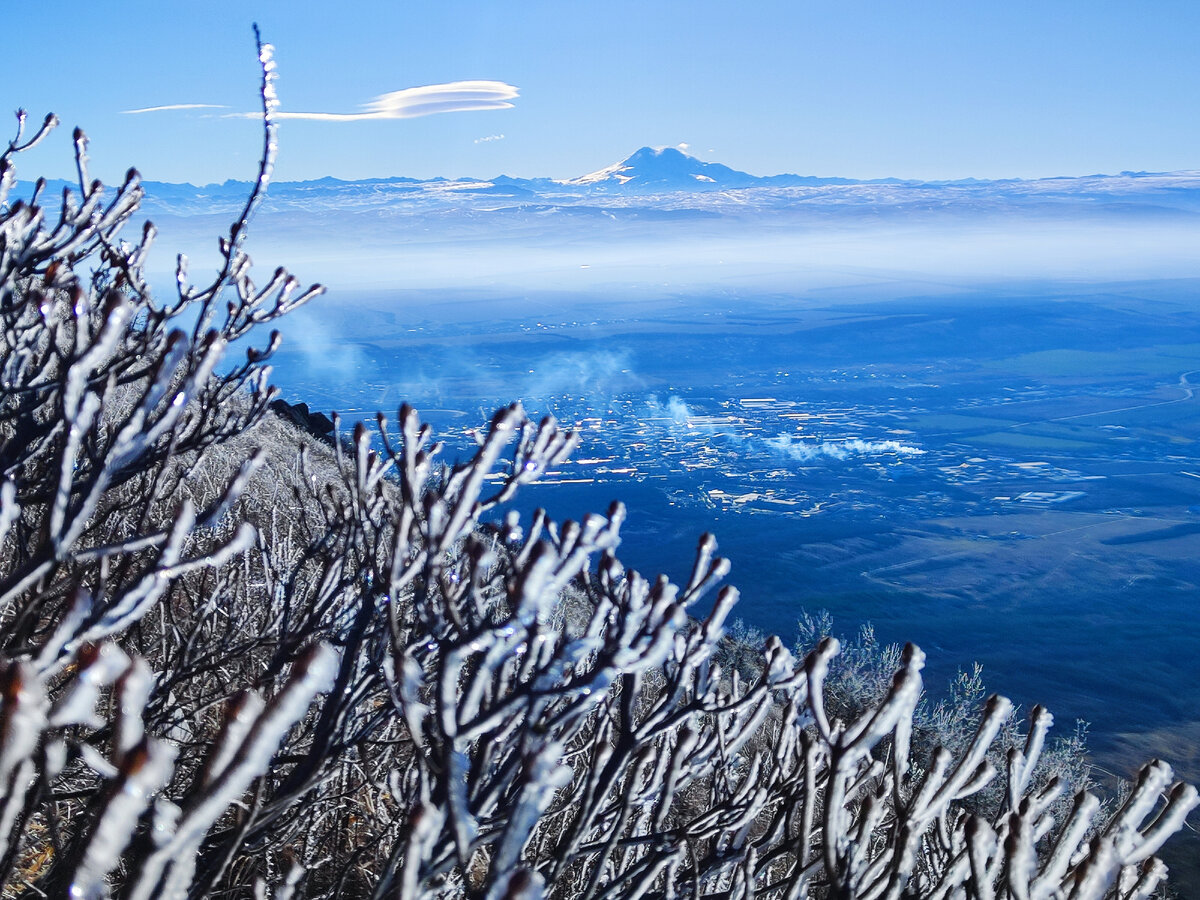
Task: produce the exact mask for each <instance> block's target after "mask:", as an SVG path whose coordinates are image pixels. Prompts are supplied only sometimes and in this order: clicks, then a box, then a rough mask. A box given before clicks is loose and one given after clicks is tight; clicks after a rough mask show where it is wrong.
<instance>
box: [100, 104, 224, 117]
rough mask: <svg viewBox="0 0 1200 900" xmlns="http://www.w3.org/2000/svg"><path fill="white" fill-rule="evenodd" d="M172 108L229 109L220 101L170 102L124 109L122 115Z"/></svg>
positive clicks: (134, 114)
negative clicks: (163, 104)
mask: <svg viewBox="0 0 1200 900" xmlns="http://www.w3.org/2000/svg"><path fill="white" fill-rule="evenodd" d="M172 109H229V107H228V106H222V105H221V104H220V103H168V104H167V105H166V106H144V107H142V108H141V109H123V110H121V115H125V116H136V115H139V114H140V113H152V112H167V111H168V110H172Z"/></svg>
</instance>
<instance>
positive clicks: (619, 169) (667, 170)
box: [564, 147, 763, 191]
mask: <svg viewBox="0 0 1200 900" xmlns="http://www.w3.org/2000/svg"><path fill="white" fill-rule="evenodd" d="M762 181H763V179H761V178H756V177H754V176H753V175H747V174H746V173H745V172H739V171H737V170H736V169H731V168H729V167H728V166H723V165H721V164H720V163H708V162H703V161H701V160H699V159H696V158H695V157H694V156H689V155H688V154H686V153H683V152H681V151H679V150H676V149H675V148H674V147H664V148H661V149H657V150H656V149H654V148H652V147H643V148H642V149H640V150H638V151H637V152H636V153H634V154H633V155H631V156H629V157H627V158H626V159H623V160H621V162H619V163H615V164H614V165H611V166H606V167H605V168H603V169H600V170H598V171H596V172H591V173H589V174H587V175H581V176H580V177H578V178H572V179H570V180H569V181H566V182H564V183H565V184H569V185H573V186H575V187H587V188H613V189H618V190H619V189H624V190H639V191H640V190H655V191H662V190H677V191H679V190H684V191H686V190H695V189H707V190H712V189H718V188H726V189H728V188H746V187H754V186H756V185H759V184H761V183H762Z"/></svg>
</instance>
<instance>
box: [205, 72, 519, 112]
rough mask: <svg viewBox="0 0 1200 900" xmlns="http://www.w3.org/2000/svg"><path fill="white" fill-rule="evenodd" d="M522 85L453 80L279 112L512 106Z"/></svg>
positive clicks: (459, 109) (457, 109)
mask: <svg viewBox="0 0 1200 900" xmlns="http://www.w3.org/2000/svg"><path fill="white" fill-rule="evenodd" d="M519 95H520V92H519V89H518V88H515V87H513V86H512V85H511V84H505V83H504V82H503V81H451V82H448V83H446V84H427V85H423V86H421V87H413V88H405V89H404V90H402V91H391V92H390V93H387V94H380V95H379V96H378V97H376V98H375V99H373V100H371V101H370V102H369V103H366V104H364V106H363V110H364V111H363V112H358V113H329V112H277V113H276V114H275V117H276V118H278V119H308V120H310V121H316V122H363V121H367V120H369V119H415V118H419V117H421V116H432V115H437V114H438V113H450V112H474V111H477V110H485V109H512V107H513V104H512V103H510V102H509V101H511V100H515V99H516V98H517V97H518V96H519ZM261 115H262V113H231V114H230V115H229V116H228V118H247V119H253V118H258V117H260V116H261Z"/></svg>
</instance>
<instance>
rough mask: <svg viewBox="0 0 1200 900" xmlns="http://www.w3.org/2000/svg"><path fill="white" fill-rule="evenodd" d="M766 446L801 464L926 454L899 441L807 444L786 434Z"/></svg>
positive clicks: (770, 440)
mask: <svg viewBox="0 0 1200 900" xmlns="http://www.w3.org/2000/svg"><path fill="white" fill-rule="evenodd" d="M766 444H767V446H768V447H770V448H771V449H772V450H774V451H775V452H777V453H779V454H780V455H782V456H786V457H787V458H788V459H795V460H799V461H800V462H808V461H810V460H814V459H817V458H819V457H827V458H830V459H849V458H850V457H852V456H920V455H921V454H922V453H924V452H925V451H924V450H922V449H921V448H920V447H913V446H910V445H909V444H902V443H900V442H899V441H863V440H859V439H857V438H856V439H855V440H850V441H823V442H822V443H820V444H806V443H804V442H803V441H793V440H792V438H791V436H790V435H786V434H781V435H779V437H775V438H770V439H769V440H767V441H766Z"/></svg>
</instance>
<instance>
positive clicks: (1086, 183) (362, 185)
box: [47, 147, 1200, 217]
mask: <svg viewBox="0 0 1200 900" xmlns="http://www.w3.org/2000/svg"><path fill="white" fill-rule="evenodd" d="M64 186H70V187H76V186H75V185H74V184H73V183H68V182H65V181H59V182H50V183H49V184H48V186H47V187H48V191H49V193H48V194H47V195H48V196H50V195H52V194H53V193H54V192H61V190H62V188H63V187H64ZM144 186H145V189H146V199H145V202H144V203H143V205H142V210H141V211H142V213H143V214H145V215H149V216H151V217H153V216H154V215H155V214H167V215H189V214H200V213H203V214H213V213H229V212H236V211H237V210H238V209H239V208H240V207H241V204H242V203H243V201H244V198H245V196H246V192H247V191H248V190H249V189H250V183H249V182H242V181H226V182H224V183H223V184H209V185H204V186H201V187H197V186H194V185H191V184H169V183H164V182H153V181H151V182H145V185H144ZM729 191H737V192H739V194H738V204H737V205H736V206H734V207H731V208H726V207H725V206H723V205H720V204H719V201H718V200H717V199H716V197H717V195H721V194H724V193H726V192H729ZM668 195H672V196H670V197H669V198H668ZM647 196H653V197H655V198H656V203H655V205H665V206H666V207H668V208H670V207H697V206H699V207H704V208H708V207H711V206H712V205H713V204H714V203H717V204H718V206H717V208H716V211H719V212H721V213H722V214H723V215H733V216H737V215H743V214H745V213H746V212H748V211H752V210H753V211H758V212H761V211H762V210H763V209H774V208H778V209H780V210H783V209H785V208H786V209H790V210H791V211H792V212H797V211H800V210H803V209H810V210H812V209H822V208H824V209H838V210H845V209H847V208H849V209H854V208H862V207H865V206H868V205H869V206H871V207H873V208H875V209H877V210H878V209H904V210H906V211H909V212H912V211H921V210H926V211H943V212H944V211H947V210H953V209H955V208H964V209H967V208H969V209H971V210H974V211H978V210H979V209H980V208H982V209H985V210H986V209H994V210H1002V209H1030V208H1050V209H1055V208H1057V209H1067V208H1076V207H1078V208H1083V207H1085V206H1086V208H1087V210H1088V211H1089V212H1093V213H1094V212H1095V211H1096V209H1097V208H1100V209H1110V210H1111V211H1113V212H1120V213H1123V214H1129V213H1131V212H1142V213H1147V214H1156V215H1163V214H1170V213H1173V212H1174V213H1181V212H1185V213H1194V212H1197V211H1200V172H1198V171H1184V172H1171V173H1153V172H1121V173H1119V174H1116V175H1084V176H1078V177H1055V178H1040V179H1032V180H1023V179H997V180H986V179H974V178H968V179H959V180H953V181H918V180H906V179H900V178H879V179H871V180H855V179H850V178H837V177H817V176H811V175H792V174H782V175H770V176H756V175H750V174H747V173H746V172H741V171H738V170H736V169H732V168H730V167H728V166H725V165H722V164H720V163H715V162H704V161H702V160H700V159H697V158H696V157H694V156H690V155H688V154H686V153H683V152H681V151H679V150H677V149H674V148H671V147H667V148H663V149H654V148H651V147H643V148H641V149H640V150H638V151H637V152H635V153H633V154H632V155H630V156H629V157H627V158H626V159H624V160H622V161H621V162H618V163H615V164H613V165H610V166H606V167H604V168H602V169H599V170H597V171H595V172H591V173H589V174H586V175H582V176H579V177H577V178H571V179H565V180H556V179H551V178H514V177H510V176H507V175H497V176H495V177H490V178H457V179H447V178H431V179H416V178H408V177H403V176H397V177H391V178H368V179H361V180H356V181H343V180H340V179H337V178H332V177H326V178H320V179H317V180H313V181H298V182H279V183H275V184H273V185H272V186H271V191H270V194H269V196H268V197H267V198H266V200H265V203H264V205H263V212H265V213H270V212H273V211H274V212H280V211H284V210H310V211H316V210H318V209H322V208H326V207H328V208H331V209H332V208H333V207H338V208H340V209H342V210H344V211H347V212H352V211H355V210H364V209H383V208H395V207H396V206H397V205H398V204H399V205H400V206H416V207H419V208H422V209H424V208H428V207H431V206H432V207H456V208H457V207H471V206H472V205H474V204H478V205H479V206H480V208H482V209H494V208H495V207H496V203H497V201H502V202H503V201H509V202H510V203H514V204H519V205H528V204H534V205H537V204H542V203H546V204H552V205H555V206H579V207H585V208H586V207H600V208H604V209H608V210H610V211H612V212H614V213H617V212H618V211H619V210H621V209H625V208H628V207H629V206H630V203H631V198H636V197H647ZM747 204H748V205H749V210H748V209H747V208H746V205H747ZM633 205H634V208H638V209H642V208H643V207H642V206H641V204H639V203H637V202H636V201H633ZM797 205H798V208H797Z"/></svg>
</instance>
